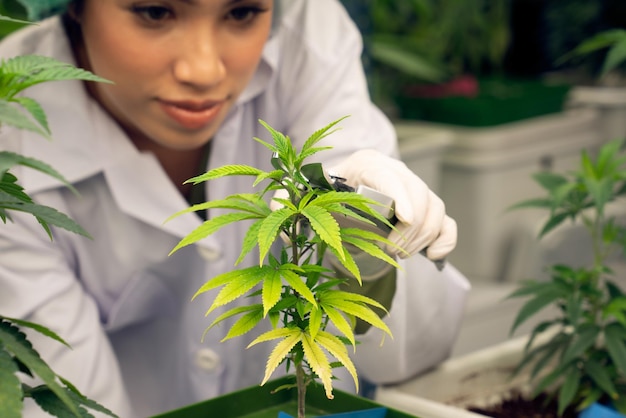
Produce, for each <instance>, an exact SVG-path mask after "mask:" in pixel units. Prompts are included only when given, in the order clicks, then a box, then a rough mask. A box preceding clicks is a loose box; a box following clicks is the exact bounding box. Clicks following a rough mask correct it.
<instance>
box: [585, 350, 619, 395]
mask: <svg viewBox="0 0 626 418" xmlns="http://www.w3.org/2000/svg"><path fill="white" fill-rule="evenodd" d="M584 369H585V371H586V372H587V374H588V375H589V376H590V377H591V379H592V380H593V381H594V382H595V384H596V385H598V387H599V388H600V389H602V390H603V391H604V392H605V393H606V394H607V395H609V396H610V397H611V398H616V397H617V396H618V394H617V392H616V390H615V385H613V382H612V380H611V377H610V376H609V374H608V372H607V370H606V369H605V368H604V367H603V366H602V365H601V364H600V363H598V362H597V361H596V360H594V359H588V360H587V361H586V362H585V364H584Z"/></svg>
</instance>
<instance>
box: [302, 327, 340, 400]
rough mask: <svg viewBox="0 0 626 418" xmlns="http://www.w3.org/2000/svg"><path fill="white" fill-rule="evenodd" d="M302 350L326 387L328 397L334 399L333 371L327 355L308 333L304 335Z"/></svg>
mask: <svg viewBox="0 0 626 418" xmlns="http://www.w3.org/2000/svg"><path fill="white" fill-rule="evenodd" d="M302 348H303V350H304V357H305V359H306V361H307V363H309V366H311V369H312V370H313V372H315V374H316V375H317V377H319V378H320V380H321V381H322V384H323V385H324V390H325V392H326V397H327V398H328V399H333V398H334V396H333V382H332V371H331V367H330V362H329V361H328V358H327V357H326V354H324V351H323V350H322V349H321V348H320V347H319V345H317V343H316V342H315V341H314V340H313V338H312V337H311V336H310V335H309V334H307V333H302Z"/></svg>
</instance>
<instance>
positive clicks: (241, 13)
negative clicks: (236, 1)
mask: <svg viewBox="0 0 626 418" xmlns="http://www.w3.org/2000/svg"><path fill="white" fill-rule="evenodd" d="M266 11H267V10H266V9H261V8H260V7H256V6H243V7H237V8H234V9H233V10H231V11H230V12H229V16H228V17H229V18H230V19H232V20H234V21H236V22H242V23H243V22H247V21H250V20H252V19H254V18H255V17H256V16H257V15H258V14H260V13H263V12H266Z"/></svg>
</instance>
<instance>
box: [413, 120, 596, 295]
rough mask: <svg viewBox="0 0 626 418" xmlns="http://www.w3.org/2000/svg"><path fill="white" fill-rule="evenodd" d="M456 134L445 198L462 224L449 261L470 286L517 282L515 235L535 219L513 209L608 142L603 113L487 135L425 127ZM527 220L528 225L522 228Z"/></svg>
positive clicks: (491, 130) (447, 159)
mask: <svg viewBox="0 0 626 418" xmlns="http://www.w3.org/2000/svg"><path fill="white" fill-rule="evenodd" d="M416 126H421V127H423V128H438V129H442V130H445V131H448V132H451V133H452V144H451V145H450V146H448V147H447V148H446V149H445V153H444V155H443V159H442V173H441V184H440V189H441V190H440V193H439V194H440V196H441V197H442V198H443V200H444V202H445V203H446V208H447V211H448V213H449V214H450V215H451V216H452V217H453V218H454V219H455V220H456V221H457V224H458V229H459V240H458V244H457V247H456V248H455V250H454V251H453V252H452V254H451V255H450V257H449V260H450V262H451V263H452V264H454V265H455V266H456V267H457V268H458V269H459V270H460V271H462V272H463V273H464V274H465V275H466V276H467V277H468V278H469V279H470V281H472V283H477V282H489V283H493V282H498V281H517V280H519V279H522V278H526V277H527V275H526V274H524V272H519V271H515V273H519V274H520V275H521V276H518V277H512V276H511V272H510V271H509V269H508V267H509V265H511V264H513V263H516V264H517V265H519V264H522V265H523V264H524V263H523V262H522V263H520V262H516V260H515V259H516V257H517V254H516V253H515V234H516V233H519V229H518V228H519V226H520V225H528V224H529V222H528V221H527V220H528V219H533V218H535V219H536V218H537V217H538V215H537V213H536V212H533V211H515V212H508V213H507V212H506V209H507V208H508V207H510V206H511V205H513V204H515V203H517V202H519V201H521V200H524V199H528V198H533V197H537V196H541V195H542V193H543V192H542V190H541V189H540V188H539V186H538V185H537V184H536V183H535V182H534V180H533V179H532V174H534V173H536V172H538V171H540V170H555V171H557V172H563V171H567V170H569V169H572V168H575V167H577V165H578V161H579V158H580V151H581V150H582V149H596V148H597V147H598V146H599V145H600V143H601V142H602V135H601V134H600V132H599V130H598V113H597V112H596V111H595V110H593V109H574V110H570V111H567V112H562V113H560V114H556V115H549V116H544V117H538V118H534V119H528V120H524V121H520V122H515V123H510V124H504V125H499V126H494V127H486V128H463V127H453V126H451V125H435V124H427V123H419V124H416ZM523 220H524V222H522V221H523Z"/></svg>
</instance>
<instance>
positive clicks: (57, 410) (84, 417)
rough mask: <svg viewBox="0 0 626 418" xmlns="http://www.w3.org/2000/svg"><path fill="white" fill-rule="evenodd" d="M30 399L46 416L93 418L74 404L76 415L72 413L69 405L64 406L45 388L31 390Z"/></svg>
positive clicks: (39, 387)
mask: <svg viewBox="0 0 626 418" xmlns="http://www.w3.org/2000/svg"><path fill="white" fill-rule="evenodd" d="M29 395H30V397H31V398H33V399H34V400H35V402H36V403H37V405H39V407H40V408H41V409H42V410H44V411H46V412H47V413H48V414H50V415H52V416H55V417H58V418H65V417H80V418H93V415H91V414H89V413H88V412H87V411H86V410H85V409H84V408H81V407H80V406H78V405H77V404H75V403H72V405H73V406H74V408H76V409H77V410H78V413H76V414H75V413H73V412H72V410H71V409H70V407H69V405H67V404H65V403H64V402H63V401H61V399H59V397H58V396H57V395H56V394H55V393H54V392H52V391H51V390H50V389H49V388H47V387H45V386H38V387H36V388H33V389H32V390H31V391H30V393H29ZM68 396H69V394H68Z"/></svg>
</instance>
